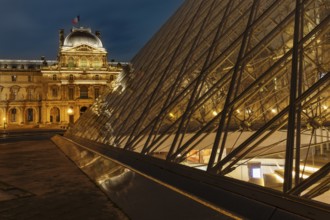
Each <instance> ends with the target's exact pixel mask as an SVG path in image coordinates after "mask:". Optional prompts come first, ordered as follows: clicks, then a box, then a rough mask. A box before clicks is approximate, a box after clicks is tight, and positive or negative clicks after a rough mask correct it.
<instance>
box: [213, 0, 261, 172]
mask: <svg viewBox="0 0 330 220" xmlns="http://www.w3.org/2000/svg"><path fill="white" fill-rule="evenodd" d="M258 5H259V0H254V1H253V4H252V6H251V12H250V15H249V20H248V22H247V24H246V30H245V31H244V37H243V40H242V44H241V48H240V51H239V54H238V57H237V61H236V64H235V67H234V72H233V75H232V78H231V83H230V86H229V90H228V93H227V98H226V102H225V105H224V109H223V110H222V113H221V118H220V122H219V126H218V130H217V133H216V136H215V140H214V145H213V147H212V152H211V156H210V159H209V163H208V166H207V170H208V171H210V169H211V168H212V167H213V164H214V162H215V159H216V156H217V155H219V158H220V157H221V155H222V153H223V148H222V147H221V148H220V153H219V154H218V153H217V151H218V149H219V144H221V143H220V139H221V137H222V135H223V129H224V126H225V122H226V117H227V114H228V113H229V115H231V113H232V110H231V108H228V104H229V103H230V102H231V100H232V93H233V92H234V91H235V87H236V84H237V82H236V79H237V74H238V71H239V69H242V68H243V66H241V65H242V64H243V62H242V61H241V59H242V58H243V57H244V54H245V52H246V48H247V42H248V38H249V36H250V35H251V34H252V32H253V31H252V30H253V28H252V27H253V26H252V23H253V21H254V18H255V15H256V11H257V8H258ZM241 62H242V63H241ZM236 90H237V88H236ZM235 93H236V92H235ZM236 94H237V93H236ZM233 98H235V97H233ZM228 123H229V119H228V121H227V124H228ZM225 138H226V137H224V139H225Z"/></svg>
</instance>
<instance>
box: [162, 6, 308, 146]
mask: <svg viewBox="0 0 330 220" xmlns="http://www.w3.org/2000/svg"><path fill="white" fill-rule="evenodd" d="M306 2H307V1H306ZM274 4H275V3H274ZM272 6H273V7H274V5H272ZM292 14H294V13H291V14H289V15H288V16H287V17H286V18H285V19H284V20H283V21H282V22H281V23H280V24H279V25H278V26H277V27H276V28H275V29H273V30H272V31H271V32H270V33H269V34H268V35H267V36H266V37H265V39H269V38H270V36H272V35H273V34H274V33H275V31H276V30H277V29H278V28H281V27H282V26H283V25H284V24H286V23H287V22H288V21H289V19H290V17H291V15H292ZM237 40H239V38H238V39H237ZM235 42H238V41H235ZM235 42H233V43H232V45H233V44H234V43H235ZM263 43H264V41H261V42H260V43H259V44H258V45H257V46H256V47H254V48H253V49H252V50H251V51H250V53H253V51H254V49H256V48H258V47H259V46H262V44H263ZM229 48H230V47H228V48H227V49H229ZM250 53H249V54H250ZM220 57H221V55H220ZM245 58H246V57H245ZM245 58H243V59H245ZM218 59H219V57H218V58H217V60H218ZM217 60H215V61H214V62H213V63H212V64H211V65H210V66H212V65H214V64H215V63H216V62H217ZM280 60H283V59H280ZM209 68H210V67H209ZM228 76H229V75H226V77H228ZM222 79H223V78H222ZM222 79H220V80H218V81H217V83H216V84H215V85H214V86H213V88H215V87H216V86H217V85H218V84H219V83H221V82H222V81H223V80H222ZM190 85H192V83H191V84H190ZM190 85H189V86H188V87H186V89H185V90H183V91H182V92H181V93H180V95H178V96H177V97H176V98H175V99H174V100H173V102H171V103H170V104H169V105H173V104H174V103H175V102H176V101H177V99H179V98H181V95H182V93H184V92H185V91H186V90H187V89H188V88H190ZM209 124H210V123H208V125H209ZM171 127H173V125H172V126H171ZM167 130H168V129H167ZM158 140H159V139H158Z"/></svg>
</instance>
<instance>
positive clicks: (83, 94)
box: [80, 86, 88, 99]
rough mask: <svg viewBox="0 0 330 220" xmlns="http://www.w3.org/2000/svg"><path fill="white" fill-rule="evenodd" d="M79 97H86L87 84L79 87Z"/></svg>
mask: <svg viewBox="0 0 330 220" xmlns="http://www.w3.org/2000/svg"><path fill="white" fill-rule="evenodd" d="M80 98H82V99H87V98H88V88H87V86H81V87H80Z"/></svg>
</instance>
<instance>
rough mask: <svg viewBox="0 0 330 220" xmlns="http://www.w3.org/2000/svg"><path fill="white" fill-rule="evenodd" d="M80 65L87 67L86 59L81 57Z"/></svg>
mask: <svg viewBox="0 0 330 220" xmlns="http://www.w3.org/2000/svg"><path fill="white" fill-rule="evenodd" d="M80 67H87V59H86V58H81V59H80Z"/></svg>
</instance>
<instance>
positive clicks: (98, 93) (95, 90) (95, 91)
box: [94, 88, 100, 99]
mask: <svg viewBox="0 0 330 220" xmlns="http://www.w3.org/2000/svg"><path fill="white" fill-rule="evenodd" d="M94 93H95V99H96V98H97V97H99V96H100V89H99V88H95V89H94Z"/></svg>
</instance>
